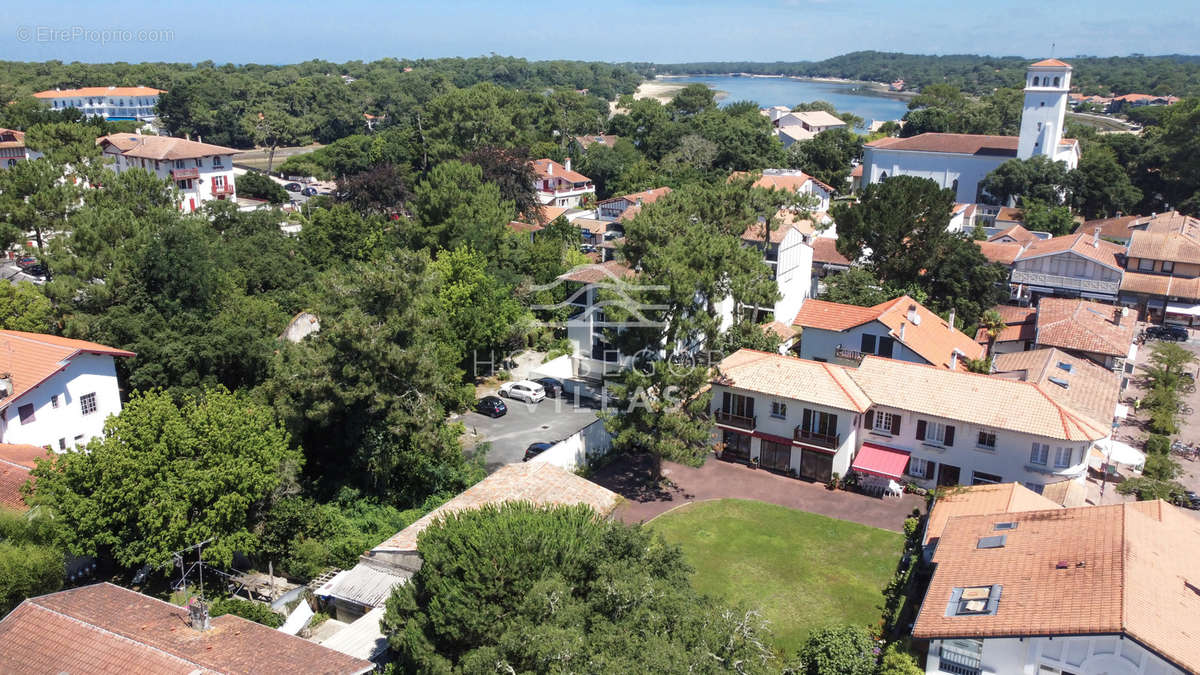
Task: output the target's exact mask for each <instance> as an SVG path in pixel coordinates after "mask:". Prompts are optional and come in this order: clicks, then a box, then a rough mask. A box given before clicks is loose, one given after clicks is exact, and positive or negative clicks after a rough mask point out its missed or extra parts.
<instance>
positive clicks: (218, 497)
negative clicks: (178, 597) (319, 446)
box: [33, 389, 303, 569]
mask: <svg viewBox="0 0 1200 675" xmlns="http://www.w3.org/2000/svg"><path fill="white" fill-rule="evenodd" d="M302 461H303V457H302V456H301V454H300V452H299V451H298V450H296V449H295V448H294V447H293V446H292V443H291V439H290V438H289V437H288V435H287V433H286V432H285V431H284V430H283V429H282V428H280V427H279V425H278V424H276V423H275V421H274V415H273V414H272V412H271V410H270V409H269V408H266V407H264V406H261V405H257V404H255V403H253V402H251V401H250V400H248V398H247V397H246V396H245V395H244V394H236V393H229V392H227V391H224V390H219V389H214V390H209V391H206V392H205V393H204V394H203V395H202V396H201V397H198V398H191V397H188V398H186V399H185V400H184V401H183V403H182V404H176V403H175V402H174V401H172V400H171V397H170V396H169V395H167V394H165V393H162V392H144V393H139V394H135V395H134V396H133V397H132V398H131V399H130V401H129V403H128V404H127V405H126V406H125V409H124V410H123V411H122V412H121V414H120V415H119V416H116V417H110V418H109V420H108V422H107V423H106V424H105V429H104V437H103V438H100V439H95V440H93V441H92V442H91V443H90V444H89V445H88V448H87V450H86V451H78V452H69V453H66V454H62V455H59V456H58V457H57V458H56V459H55V460H54V461H53V462H49V461H39V462H38V466H37V468H35V469H34V470H33V475H34V476H35V477H36V478H37V492H36V494H35V496H34V500H35V502H36V503H39V504H45V505H47V506H48V507H49V508H51V509H52V510H53V512H54V517H55V518H56V519H57V520H58V521H59V522H60V524H61V525H60V527H59V528H58V529H57V533H58V535H59V539H60V541H61V543H62V544H63V546H64V547H65V548H66V550H67V551H68V552H70V553H71V554H72V555H93V556H105V557H111V558H112V559H114V560H116V561H117V562H118V563H119V564H121V565H123V566H125V567H134V566H138V565H143V564H149V565H151V566H153V567H157V568H159V569H165V568H169V567H170V566H171V565H172V552H174V551H177V550H180V549H184V548H187V547H189V546H191V545H192V544H195V543H196V542H200V541H204V540H206V539H207V540H211V542H210V543H209V544H207V545H206V546H205V549H204V555H205V557H206V559H208V560H210V561H212V562H215V563H217V564H220V565H226V566H227V565H229V563H230V561H231V560H232V558H233V554H234V553H235V552H238V551H244V552H247V553H253V552H255V551H256V550H257V549H258V538H257V537H255V536H254V535H253V532H252V528H253V526H254V522H255V519H256V516H257V514H258V513H260V512H261V511H262V510H263V509H265V508H266V507H267V506H268V505H269V503H270V500H271V499H272V498H276V497H280V496H282V495H284V494H287V493H288V492H289V491H290V490H292V489H294V480H295V477H296V475H297V472H298V470H299V467H300V464H301V462H302Z"/></svg>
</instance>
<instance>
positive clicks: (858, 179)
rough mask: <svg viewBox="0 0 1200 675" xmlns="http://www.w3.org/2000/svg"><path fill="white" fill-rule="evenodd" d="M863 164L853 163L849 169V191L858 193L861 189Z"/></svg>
mask: <svg viewBox="0 0 1200 675" xmlns="http://www.w3.org/2000/svg"><path fill="white" fill-rule="evenodd" d="M862 178H863V165H862V164H855V165H854V168H853V169H850V192H852V193H854V194H858V193H859V192H861V191H862V188H863V184H862Z"/></svg>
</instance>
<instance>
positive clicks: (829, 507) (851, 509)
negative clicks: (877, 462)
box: [591, 455, 925, 532]
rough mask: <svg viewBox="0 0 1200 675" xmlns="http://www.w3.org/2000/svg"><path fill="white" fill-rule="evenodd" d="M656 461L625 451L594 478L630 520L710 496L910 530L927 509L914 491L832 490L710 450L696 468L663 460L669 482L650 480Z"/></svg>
mask: <svg viewBox="0 0 1200 675" xmlns="http://www.w3.org/2000/svg"><path fill="white" fill-rule="evenodd" d="M651 466H652V465H651V463H650V461H649V458H648V457H647V456H645V455H638V456H629V455H625V456H621V457H618V458H617V459H616V460H614V461H613V462H612V463H611V464H608V465H607V466H605V467H603V468H601V469H599V470H598V471H596V473H595V474H594V475H593V476H592V478H591V480H592V482H594V483H599V484H600V485H603V486H604V487H606V488H608V489H609V490H612V491H613V492H616V493H617V494H619V495H621V496H622V497H624V498H625V499H626V500H628V501H626V502H625V503H624V504H622V505H621V506H620V507H618V509H617V512H616V517H617V518H618V519H619V520H621V521H623V522H626V523H640V522H645V521H647V520H650V519H651V518H654V517H655V516H658V515H660V514H662V513H664V512H666V511H669V510H671V509H673V508H675V507H676V506H679V505H681V504H686V503H689V502H698V501H704V500H706V499H756V500H758V501H760V502H767V503H769V504H778V505H779V506H786V507H788V508H793V509H799V510H801V511H808V512H810V513H819V514H821V515H823V516H829V517H830V518H837V519H839V520H849V521H851V522H855V523H860V524H863V525H869V526H871V527H878V528H882V529H885V530H893V531H896V532H903V531H904V519H905V518H907V517H908V516H909V515H910V514H911V513H912V511H913V509H920V510H921V512H924V511H925V498H924V497H919V496H917V495H912V494H907V493H906V494H904V495H902V496H900V497H872V496H869V495H863V494H859V493H857V492H844V491H841V490H832V491H831V490H826V489H825V485H824V484H822V483H810V482H808V481H803V480H797V479H795V478H789V477H787V476H780V475H778V474H774V473H771V472H770V471H766V470H764V469H751V468H750V467H748V466H745V465H742V464H732V463H729V462H723V461H721V460H719V459H716V458H715V457H713V456H711V455H710V456H709V457H708V460H707V461H706V462H705V463H704V466H701V467H700V468H698V469H697V468H692V467H690V466H684V465H682V464H675V463H674V462H663V475H664V477H665V478H667V479H668V480H669V484H667V485H663V486H660V485H658V484H655V483H653V482H651V481H650V480H649V476H650V468H651Z"/></svg>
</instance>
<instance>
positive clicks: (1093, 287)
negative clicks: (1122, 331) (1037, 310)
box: [1012, 270, 1121, 295]
mask: <svg viewBox="0 0 1200 675" xmlns="http://www.w3.org/2000/svg"><path fill="white" fill-rule="evenodd" d="M1012 282H1013V283H1014V284H1025V285H1028V286H1048V287H1050V288H1062V289H1066V290H1072V291H1080V292H1084V291H1086V292H1090V293H1108V294H1111V295H1116V294H1117V291H1118V290H1120V288H1121V282H1120V281H1101V280H1099V279H1083V278H1079V277H1065V276H1062V275H1061V274H1044V273H1042V272H1028V271H1025V270H1013V273H1012Z"/></svg>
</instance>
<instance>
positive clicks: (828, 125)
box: [771, 110, 847, 148]
mask: <svg viewBox="0 0 1200 675" xmlns="http://www.w3.org/2000/svg"><path fill="white" fill-rule="evenodd" d="M772 117H774V119H772V120H771V124H772V125H774V127H775V134H776V135H777V136H778V137H779V140H780V141H781V142H782V143H783V147H785V148H786V147H790V146H791V145H792V143H795V142H797V141H807V140H809V139H811V138H812V137H813V136H816V135H817V134H819V133H821V132H822V131H828V130H830V129H845V128H846V127H847V124H846V122H845V121H843V120H842V119H841V118H839V117H836V116H834V115H831V114H829V113H828V112H826V111H824V110H808V111H804V112H788V113H786V114H780V115H778V116H775V115H774V114H773V115H772Z"/></svg>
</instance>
